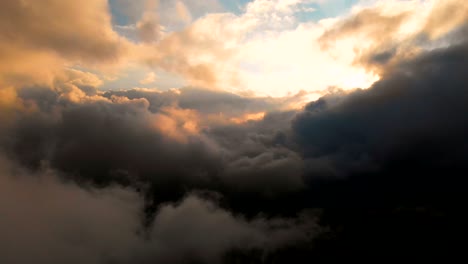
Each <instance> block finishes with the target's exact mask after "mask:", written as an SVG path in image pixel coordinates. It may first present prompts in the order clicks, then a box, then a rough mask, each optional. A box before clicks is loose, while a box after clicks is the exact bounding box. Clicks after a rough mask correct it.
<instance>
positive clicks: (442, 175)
mask: <svg viewBox="0 0 468 264" xmlns="http://www.w3.org/2000/svg"><path fill="white" fill-rule="evenodd" d="M467 61H468V45H466V44H461V45H457V46H453V47H449V48H443V49H437V50H434V51H431V52H428V53H426V54H423V55H421V56H419V57H417V58H415V59H413V60H410V61H406V62H401V63H400V64H399V65H398V67H394V69H393V70H391V71H390V70H389V71H388V72H387V73H386V74H385V75H384V78H383V79H382V80H381V81H379V82H377V83H376V84H374V85H373V87H371V88H370V89H368V90H358V91H356V92H352V93H350V94H349V95H345V96H341V97H339V99H338V100H336V99H332V98H329V97H323V98H321V99H320V100H318V101H316V102H313V103H310V104H309V105H308V106H307V107H306V109H305V111H304V112H303V113H302V114H300V115H299V116H298V117H297V118H296V120H295V121H294V122H293V127H294V132H295V134H296V137H297V139H298V141H299V145H300V146H301V148H302V153H303V157H304V160H305V163H306V167H307V170H308V172H307V173H308V178H309V179H310V181H312V182H313V181H314V179H317V180H320V178H322V179H323V178H331V179H335V180H336V179H343V178H344V179H345V181H346V180H347V181H349V184H350V185H349V186H348V187H349V189H347V190H348V191H350V192H351V193H347V194H344V193H343V195H350V196H351V197H350V198H351V199H348V200H347V202H350V201H351V200H353V199H357V200H359V201H360V202H363V203H378V202H383V201H385V202H390V203H398V202H403V201H404V202H408V203H410V202H411V201H413V202H423V203H424V202H428V199H431V200H437V199H449V198H450V197H452V198H453V196H456V195H458V194H460V192H461V189H460V187H459V186H460V184H462V183H463V182H464V181H465V180H464V177H463V176H462V175H463V174H464V173H465V171H466V169H467V167H466V164H467V161H468V160H467V159H468V142H467V140H466V137H465V135H466V133H467V132H468V118H467V116H466V115H465V114H464V113H465V112H466V111H468V92H467V89H468V87H467V83H468V78H467V75H466V74H465V69H466V68H467V67H468V63H467ZM354 177H356V178H354ZM354 180H356V182H354ZM359 181H362V182H360V183H358V182H359ZM353 183H356V184H357V185H356V186H354V185H353ZM367 184H370V185H367ZM354 187H355V188H357V189H353V188H354ZM368 195H371V196H368ZM372 195H376V196H377V197H380V198H382V199H384V200H379V199H377V200H376V199H375V198H376V197H373V196H372ZM330 196H333V195H332V194H330ZM366 197H367V198H366ZM371 197H373V198H371ZM332 200H333V199H332Z"/></svg>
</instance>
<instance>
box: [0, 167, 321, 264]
mask: <svg viewBox="0 0 468 264" xmlns="http://www.w3.org/2000/svg"><path fill="white" fill-rule="evenodd" d="M0 162H1V171H0V183H1V185H0V190H1V192H0V193H1V194H0V198H1V199H0V206H1V208H2V209H1V214H2V217H1V219H0V231H1V232H2V234H3V235H2V237H1V238H0V246H1V248H2V250H3V252H4V253H3V254H1V256H0V260H1V261H2V262H6V263H12V264H15V263H25V262H31V261H34V262H36V263H62V262H69V263H83V262H86V263H96V264H97V263H108V262H112V263H135V262H136V263H148V262H154V261H158V262H159V261H171V262H172V263H191V261H202V262H203V263H219V261H221V260H222V258H223V257H224V256H225V254H227V253H228V252H230V251H231V250H240V251H244V250H246V251H248V250H252V249H260V250H262V251H263V254H269V253H270V252H274V251H275V250H276V249H278V248H281V247H284V246H287V245H290V244H294V243H297V242H306V241H310V240H311V239H313V238H314V237H315V236H316V235H318V234H320V232H322V229H321V227H320V226H319V225H318V224H317V223H316V218H315V216H314V215H313V214H310V213H307V212H304V213H303V214H302V215H301V216H298V218H297V219H286V218H276V219H268V220H267V219H264V218H262V217H260V216H259V217H257V218H255V219H253V220H250V221H249V220H246V219H244V218H243V217H241V216H234V215H232V214H231V213H230V212H229V211H226V210H224V209H222V208H220V207H218V206H217V205H216V203H214V202H212V201H208V200H204V199H202V198H200V197H198V196H196V195H190V196H187V197H186V198H184V199H183V200H181V201H180V202H179V203H177V204H166V205H163V206H161V207H160V208H159V209H158V212H157V215H156V216H155V218H154V221H153V222H152V223H151V226H150V227H144V226H143V223H144V221H143V211H142V209H143V200H142V198H141V197H140V196H139V195H138V194H137V193H136V192H134V191H132V190H131V189H125V188H122V187H117V186H114V187H106V188H105V189H97V188H94V187H91V186H87V187H86V186H78V185H76V184H75V183H72V182H66V181H63V180H61V179H60V178H59V177H58V176H57V175H56V172H54V171H52V170H50V169H46V168H44V169H43V170H42V171H41V172H37V173H31V172H29V171H27V170H25V169H23V168H21V167H18V166H17V165H16V164H14V163H12V162H11V161H8V160H7V159H5V158H1V160H0ZM305 231H307V232H305ZM207 235H209V236H207ZM201 236H207V239H204V240H203V241H201V240H200V237H201Z"/></svg>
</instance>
